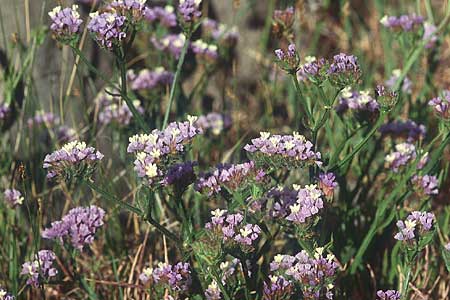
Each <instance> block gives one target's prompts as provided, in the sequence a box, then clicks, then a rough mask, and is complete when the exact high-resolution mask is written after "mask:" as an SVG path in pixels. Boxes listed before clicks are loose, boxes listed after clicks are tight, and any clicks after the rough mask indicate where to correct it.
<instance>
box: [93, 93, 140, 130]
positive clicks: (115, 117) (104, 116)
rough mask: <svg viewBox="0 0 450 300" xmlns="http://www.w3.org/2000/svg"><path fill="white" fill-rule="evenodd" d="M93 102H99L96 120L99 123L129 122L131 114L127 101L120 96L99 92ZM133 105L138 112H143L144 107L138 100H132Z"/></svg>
mask: <svg viewBox="0 0 450 300" xmlns="http://www.w3.org/2000/svg"><path fill="white" fill-rule="evenodd" d="M95 102H97V103H98V104H99V113H98V120H99V122H100V124H103V125H108V124H110V123H115V124H118V125H121V126H126V125H128V124H130V121H131V119H132V118H133V114H132V113H131V110H130V108H129V107H128V105H127V103H126V102H125V101H123V100H121V98H120V97H118V96H112V95H110V94H107V93H106V92H101V93H99V94H98V95H97V97H96V99H95ZM133 105H134V107H135V108H136V110H137V111H138V112H139V113H140V114H143V113H144V108H143V107H142V106H141V102H140V101H139V100H137V99H136V100H134V101H133Z"/></svg>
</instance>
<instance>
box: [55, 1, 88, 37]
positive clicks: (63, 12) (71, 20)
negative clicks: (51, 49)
mask: <svg viewBox="0 0 450 300" xmlns="http://www.w3.org/2000/svg"><path fill="white" fill-rule="evenodd" d="M48 15H49V16H50V19H52V24H51V25H50V29H51V30H52V31H53V34H54V35H55V36H56V37H57V38H58V39H61V40H62V41H70V40H72V39H74V38H76V36H77V35H78V34H79V33H80V25H81V23H83V20H81V18H80V14H79V13H78V5H72V7H66V8H63V9H61V6H56V7H55V8H54V9H53V10H52V11H50V12H49V13H48Z"/></svg>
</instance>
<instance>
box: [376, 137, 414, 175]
mask: <svg viewBox="0 0 450 300" xmlns="http://www.w3.org/2000/svg"><path fill="white" fill-rule="evenodd" d="M416 155H417V154H416V147H415V146H414V145H413V144H410V143H401V144H397V145H395V151H393V152H391V153H390V154H388V155H386V157H385V158H384V161H385V165H386V167H387V168H389V169H391V170H392V171H394V172H395V173H397V172H398V171H399V170H400V168H401V167H403V166H406V165H407V164H408V163H409V162H411V161H413V160H414V159H416Z"/></svg>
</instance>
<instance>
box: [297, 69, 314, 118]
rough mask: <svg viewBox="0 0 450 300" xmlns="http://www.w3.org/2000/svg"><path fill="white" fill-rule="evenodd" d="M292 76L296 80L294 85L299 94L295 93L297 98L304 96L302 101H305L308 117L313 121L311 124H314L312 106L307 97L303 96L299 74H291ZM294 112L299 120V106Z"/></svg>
mask: <svg viewBox="0 0 450 300" xmlns="http://www.w3.org/2000/svg"><path fill="white" fill-rule="evenodd" d="M291 77H292V80H293V81H294V86H295V89H296V91H297V95H295V99H296V100H297V99H298V97H300V98H302V101H301V102H302V103H303V106H304V108H305V112H306V115H307V116H308V119H309V121H310V122H311V124H314V118H313V115H312V113H311V108H310V106H309V104H308V101H307V99H306V98H305V97H304V96H303V93H302V89H301V88H300V83H299V82H298V78H297V75H296V74H291ZM296 104H297V103H296ZM294 112H295V121H297V115H298V112H297V107H294Z"/></svg>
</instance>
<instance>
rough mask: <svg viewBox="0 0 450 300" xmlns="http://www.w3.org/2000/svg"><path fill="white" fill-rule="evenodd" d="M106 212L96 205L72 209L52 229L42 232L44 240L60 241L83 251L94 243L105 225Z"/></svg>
mask: <svg viewBox="0 0 450 300" xmlns="http://www.w3.org/2000/svg"><path fill="white" fill-rule="evenodd" d="M104 217H105V211H104V210H103V209H102V208H100V207H98V206H95V205H92V206H90V207H76V208H73V209H71V210H70V211H69V212H68V213H67V214H66V215H65V216H64V217H63V218H62V219H61V220H60V221H55V222H52V224H51V227H50V228H47V229H45V230H44V231H43V232H42V237H43V238H44V239H59V240H60V241H61V243H64V241H66V242H68V243H70V244H71V245H72V247H74V248H76V249H78V250H82V249H83V247H84V246H85V245H90V244H92V243H93V242H94V235H95V233H96V232H97V230H98V229H99V228H100V227H101V226H102V225H103V218H104Z"/></svg>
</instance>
